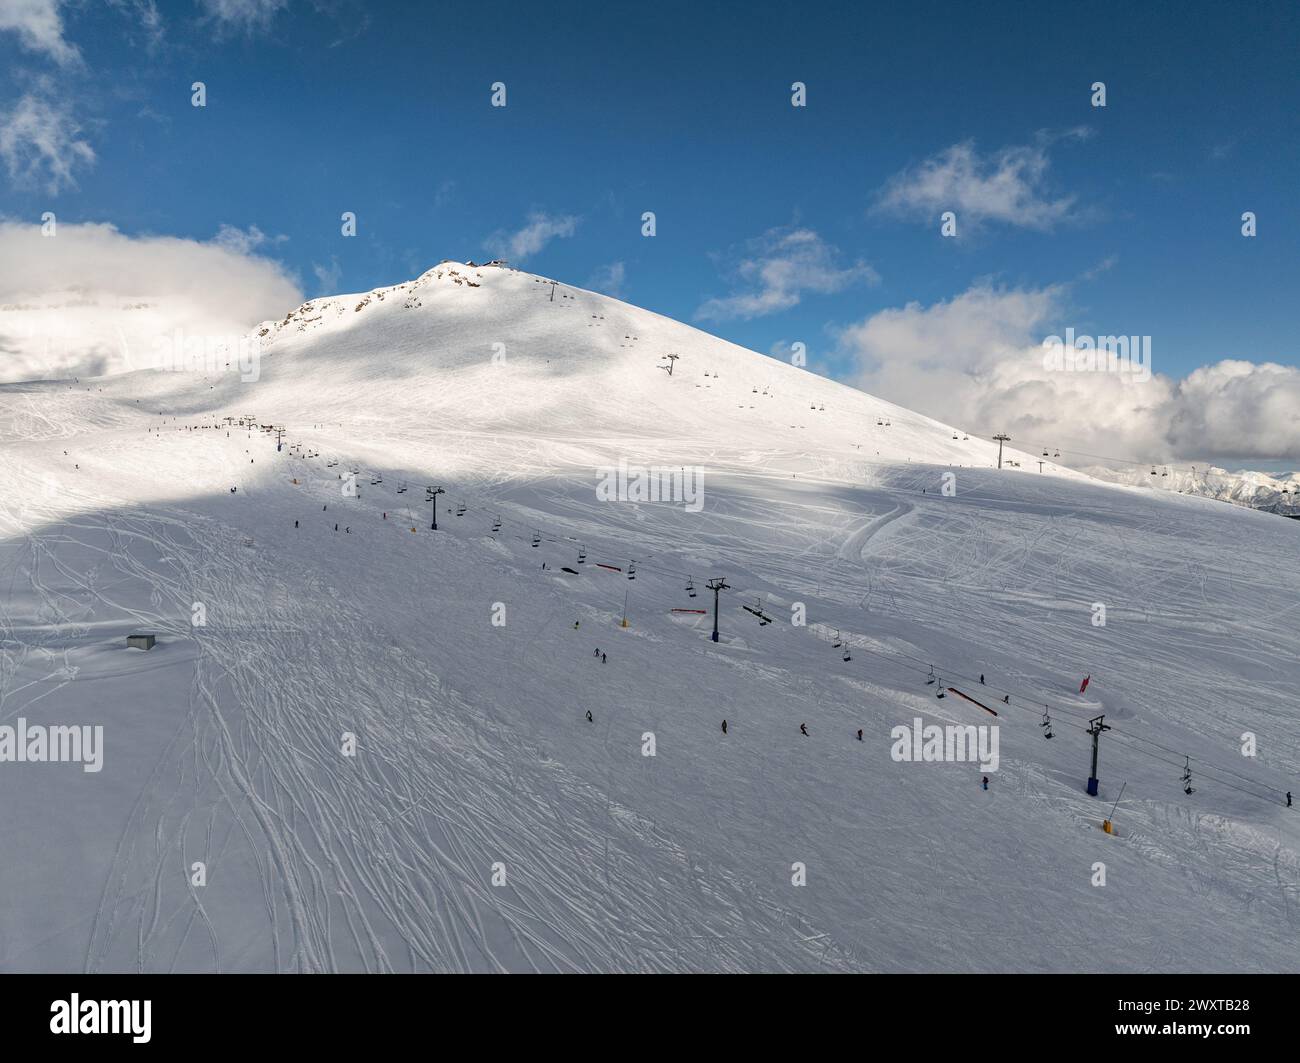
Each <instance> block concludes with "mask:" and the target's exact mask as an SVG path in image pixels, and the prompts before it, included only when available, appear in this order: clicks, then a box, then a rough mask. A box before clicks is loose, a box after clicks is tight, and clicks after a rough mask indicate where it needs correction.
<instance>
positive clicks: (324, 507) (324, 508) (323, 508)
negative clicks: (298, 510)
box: [320, 505, 330, 513]
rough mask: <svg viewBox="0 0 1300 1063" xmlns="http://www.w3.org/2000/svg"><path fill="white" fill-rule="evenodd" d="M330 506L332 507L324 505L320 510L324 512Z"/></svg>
mask: <svg viewBox="0 0 1300 1063" xmlns="http://www.w3.org/2000/svg"><path fill="white" fill-rule="evenodd" d="M329 508H330V507H329V506H328V505H324V506H321V507H320V511H321V512H322V513H324V512H325V511H326V510H327V509H329Z"/></svg>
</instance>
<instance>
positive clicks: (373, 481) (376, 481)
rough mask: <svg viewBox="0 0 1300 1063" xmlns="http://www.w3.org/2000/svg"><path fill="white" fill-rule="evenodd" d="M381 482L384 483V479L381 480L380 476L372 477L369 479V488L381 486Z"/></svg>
mask: <svg viewBox="0 0 1300 1063" xmlns="http://www.w3.org/2000/svg"><path fill="white" fill-rule="evenodd" d="M383 482H384V478H383V477H382V476H372V477H370V486H371V487H374V486H375V485H376V484H381V483H383Z"/></svg>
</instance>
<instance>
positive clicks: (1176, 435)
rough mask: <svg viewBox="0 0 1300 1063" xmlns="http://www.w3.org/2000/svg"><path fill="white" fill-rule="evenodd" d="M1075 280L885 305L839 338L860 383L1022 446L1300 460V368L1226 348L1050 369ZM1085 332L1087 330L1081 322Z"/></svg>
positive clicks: (1155, 342) (980, 288)
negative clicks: (1168, 370)
mask: <svg viewBox="0 0 1300 1063" xmlns="http://www.w3.org/2000/svg"><path fill="white" fill-rule="evenodd" d="M1065 296H1066V289H1065V288H1064V287H1063V286H1055V287H1047V288H1040V289H1015V288H997V287H994V286H993V285H991V284H988V283H980V284H977V285H975V286H974V287H972V288H971V289H969V290H968V291H966V292H964V293H962V294H961V295H958V296H957V297H955V298H953V299H951V300H949V301H946V302H939V303H935V304H933V305H931V306H922V305H920V304H919V303H909V304H907V305H906V306H904V307H902V308H895V309H889V310H882V311H880V312H879V313H877V314H874V315H872V316H871V317H868V318H866V319H865V320H863V321H860V322H858V323H856V324H854V325H852V326H850V327H848V328H846V329H844V330H843V331H842V332H841V333H840V335H839V346H840V350H841V353H842V354H847V355H848V356H849V357H850V358H851V359H852V361H853V364H854V366H855V370H854V374H853V379H852V380H851V381H850V382H851V383H853V384H854V385H855V386H857V387H860V388H862V389H863V390H865V391H868V392H871V393H872V394H875V395H879V396H881V397H882V398H886V399H889V400H890V401H892V402H897V403H899V404H901V405H904V406H908V407H910V408H912V409H915V410H918V411H920V412H922V413H925V414H927V415H929V416H931V417H935V418H937V419H938V420H941V421H943V422H945V423H947V424H951V425H954V426H956V427H960V428H964V429H966V430H968V431H971V432H976V431H979V432H981V433H982V434H990V433H992V432H996V431H1005V432H1007V433H1009V434H1010V435H1011V437H1012V441H1013V444H1015V445H1018V446H1021V447H1023V448H1025V449H1029V448H1030V447H1031V446H1032V445H1034V444H1043V445H1047V446H1053V447H1058V446H1059V447H1061V448H1068V449H1069V450H1072V451H1076V452H1079V453H1089V454H1098V455H1102V456H1113V457H1117V458H1130V459H1134V460H1138V461H1151V462H1160V461H1176V460H1178V461H1185V460H1193V461H1194V460H1198V459H1211V460H1215V459H1219V460H1230V459H1237V458H1259V459H1266V458H1296V457H1300V417H1298V416H1297V412H1296V411H1297V409H1300V369H1296V368H1294V367H1291V366H1283V365H1277V364H1273V363H1268V362H1265V363H1255V362H1247V361H1241V360H1235V359H1225V360H1223V361H1220V362H1217V363H1215V364H1214V365H1207V366H1203V367H1202V368H1200V369H1197V370H1196V371H1195V372H1193V373H1191V374H1190V375H1188V376H1187V377H1186V378H1185V379H1182V380H1176V379H1173V378H1171V377H1168V376H1165V375H1163V374H1161V373H1160V372H1159V366H1160V358H1161V350H1160V339H1159V337H1158V336H1157V337H1153V338H1152V366H1153V368H1154V369H1155V372H1153V373H1151V375H1150V377H1149V379H1147V380H1145V381H1143V380H1141V379H1139V378H1138V377H1137V376H1135V375H1133V374H1123V373H1115V372H1105V371H1091V372H1070V371H1063V370H1060V369H1053V368H1049V367H1048V365H1047V364H1045V362H1046V360H1045V355H1046V354H1047V353H1048V352H1047V351H1046V350H1045V349H1044V347H1043V340H1044V339H1046V338H1047V337H1048V335H1049V334H1057V335H1062V334H1063V333H1064V328H1065V326H1066V325H1067V324H1068V316H1067V308H1066V306H1065ZM1080 331H1083V330H1080Z"/></svg>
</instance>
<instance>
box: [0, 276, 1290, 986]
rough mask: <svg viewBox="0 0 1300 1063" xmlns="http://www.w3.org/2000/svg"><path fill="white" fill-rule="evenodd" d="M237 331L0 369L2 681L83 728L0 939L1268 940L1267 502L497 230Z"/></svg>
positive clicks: (698, 965)
mask: <svg viewBox="0 0 1300 1063" xmlns="http://www.w3.org/2000/svg"><path fill="white" fill-rule="evenodd" d="M254 336H255V337H256V338H257V341H258V343H259V344H260V352H259V354H260V357H259V358H258V359H257V361H256V363H255V364H254V363H253V362H252V361H251V360H250V361H249V362H247V363H246V364H244V365H243V366H242V367H241V366H240V365H239V364H238V360H239V356H237V355H230V356H229V357H230V361H231V365H230V367H229V368H228V367H227V366H226V365H225V364H224V362H222V363H221V364H217V365H214V366H212V367H211V370H210V371H207V372H204V371H195V372H160V371H145V372H137V373H130V374H125V375H120V376H112V377H105V378H100V379H96V380H89V381H88V380H84V379H83V380H80V381H76V382H73V381H62V382H50V383H41V384H25V385H7V386H3V387H0V441H2V442H3V445H4V447H5V451H6V457H7V460H6V461H5V462H4V463H2V464H0V486H2V487H3V491H2V492H0V564H3V571H4V573H5V577H6V578H5V581H4V586H5V592H4V594H3V596H0V604H2V611H0V639H3V642H2V646H3V670H0V727H9V728H11V729H13V731H14V740H15V741H16V739H17V736H18V734H19V733H20V732H19V730H18V728H19V727H20V724H19V721H20V720H21V721H23V722H22V724H21V726H22V727H23V728H26V731H24V732H22V733H24V734H31V733H34V732H33V730H32V729H33V728H49V727H55V726H61V725H67V726H72V725H88V726H101V727H102V728H103V732H102V735H103V745H102V749H100V751H99V752H100V754H101V755H102V756H101V759H100V761H99V764H98V767H99V770H90V771H87V770H83V766H82V765H78V764H75V763H48V762H43V761H41V759H40V758H30V759H29V760H27V761H26V762H14V761H13V760H12V759H10V760H5V759H3V758H4V745H3V742H4V732H3V731H0V802H3V805H4V807H5V808H6V810H7V813H6V815H5V816H4V817H0V845H3V851H4V852H5V853H6V859H5V860H4V861H0V895H3V896H4V897H6V898H11V901H10V902H8V903H6V904H4V905H0V968H3V969H6V970H48V969H53V970H65V969H82V968H84V969H86V970H91V971H95V970H137V969H141V970H222V971H234V970H241V971H242V970H561V971H569V970H764V971H767V970H772V971H777V970H907V971H920V970H989V969H992V970H1115V969H1130V970H1132V969H1141V970H1186V969H1203V970H1222V969H1233V970H1235V969H1246V970H1283V969H1290V968H1293V967H1294V966H1295V952H1294V947H1293V938H1294V921H1295V918H1296V905H1297V902H1300V895H1298V890H1300V882H1298V878H1297V874H1298V871H1300V859H1298V856H1297V853H1298V852H1300V820H1297V818H1296V813H1295V811H1294V810H1292V809H1288V808H1286V807H1285V802H1284V797H1283V795H1284V794H1285V792H1286V791H1287V790H1288V789H1291V788H1293V786H1294V780H1295V776H1296V771H1297V768H1298V767H1300V753H1298V750H1300V719H1298V718H1297V714H1296V711H1295V709H1294V705H1293V697H1292V690H1293V689H1294V687H1295V685H1296V681H1297V679H1300V665H1298V664H1297V655H1298V653H1300V635H1298V632H1300V625H1297V624H1296V623H1295V618H1296V615H1297V613H1296V609H1297V602H1296V599H1295V594H1294V591H1293V589H1292V588H1291V585H1290V581H1289V580H1288V579H1287V578H1286V575H1285V574H1286V573H1287V572H1289V571H1290V567H1291V566H1292V564H1293V560H1294V557H1295V546H1296V544H1295V539H1294V536H1295V535H1296V533H1297V530H1298V529H1297V525H1296V524H1295V523H1294V522H1291V521H1280V520H1276V519H1275V518H1273V517H1271V516H1269V515H1267V514H1261V513H1257V512H1253V511H1251V510H1249V509H1245V508H1240V507H1235V506H1222V505H1218V504H1216V503H1214V502H1213V501H1210V500H1207V499H1204V498H1200V497H1194V496H1191V495H1188V494H1179V493H1177V492H1176V491H1158V492H1157V491H1152V490H1149V489H1138V488H1135V487H1132V486H1124V485H1116V484H1108V483H1101V482H1099V481H1097V480H1096V479H1093V478H1090V477H1088V476H1086V475H1084V474H1082V473H1078V472H1074V471H1071V470H1068V469H1065V468H1063V467H1059V466H1057V465H1055V464H1052V463H1044V465H1043V466H1042V470H1041V471H1040V467H1039V465H1038V458H1037V457H1035V456H1033V455H1029V454H1024V453H1021V452H1018V451H1015V450H1011V449H1007V450H1006V451H1004V453H1003V458H1004V464H1007V467H1004V468H1003V469H1001V470H999V469H997V468H996V465H997V459H998V453H997V444H996V443H995V442H993V441H990V440H982V439H977V438H975V437H974V436H969V435H968V433H967V432H966V431H964V429H963V426H949V425H942V424H939V423H937V422H935V421H933V420H930V419H928V418H925V417H921V416H919V415H917V414H914V413H912V412H910V411H908V410H905V409H902V408H900V407H897V406H894V405H891V404H889V403H887V402H883V401H881V400H878V399H876V398H873V397H871V396H868V395H865V394H862V393H860V392H857V391H854V390H852V389H850V388H846V387H844V386H842V385H839V384H836V383H834V382H831V381H828V380H825V379H823V378H821V377H818V376H816V375H814V374H811V373H809V372H807V371H805V370H803V369H800V368H797V367H795V366H791V365H786V364H782V363H780V362H777V361H775V360H773V359H771V358H767V357H764V356H761V355H758V354H755V353H753V352H751V351H746V350H744V349H742V348H739V347H736V346H734V345H732V344H729V343H726V342H724V341H722V340H719V339H716V338H714V337H711V336H707V335H705V334H703V333H701V332H699V331H697V330H695V329H692V328H689V327H688V326H685V325H682V324H679V323H677V322H674V321H671V320H668V319H666V318H663V317H660V316H658V315H656V314H653V313H650V312H648V311H645V310H641V309H638V308H635V307H632V306H629V305H627V304H625V303H621V302H619V301H617V300H614V299H610V298H607V297H605V296H601V295H597V294H595V293H592V292H587V291H583V290H581V289H576V288H572V287H569V286H566V285H564V284H560V283H554V282H552V281H551V280H549V279H546V278H542V277H537V276H534V275H531V274H528V273H524V272H520V271H516V270H513V269H509V268H505V267H501V266H489V267H480V266H472V265H469V264H459V263H453V262H445V263H442V264H441V265H439V266H437V267H435V268H434V269H432V270H430V271H428V272H427V273H425V274H423V275H422V276H421V277H420V278H418V279H416V280H414V281H411V282H408V283H406V284H401V285H397V286H394V287H391V288H385V289H377V290H376V291H373V292H370V293H364V294H358V295H349V296H337V297H333V298H329V299H318V300H312V301H311V302H309V303H306V304H304V305H303V306H301V307H299V308H298V309H296V310H294V311H293V312H291V313H289V314H287V315H286V316H285V317H284V318H283V319H279V320H276V321H274V322H266V323H264V324H263V325H261V326H259V327H258V328H257V329H256V330H255V331H254ZM670 354H675V355H677V358H676V359H675V360H672V361H671V362H670V360H669V359H668V358H667V356H668V355H670ZM670 364H671V367H672V372H671V374H670V373H669V372H668V371H667V369H666V368H665V367H666V366H668V365H670ZM241 368H243V369H244V370H246V371H244V372H240V371H239V370H240V369H241ZM264 426H268V427H279V428H282V429H283V449H277V445H276V441H275V435H274V434H273V433H271V432H268V431H266V430H264ZM1008 463H1019V464H1018V466H1017V465H1016V464H1008ZM650 486H655V487H659V488H665V490H666V497H662V498H661V499H660V500H658V501H655V500H652V499H651V498H650V497H649V487H650ZM232 488H234V489H235V490H233V491H232ZM433 488H441V489H442V491H443V493H442V494H438V495H436V496H434V497H436V499H437V507H438V530H437V531H436V532H435V531H433V530H432V529H431V528H430V524H431V519H432V512H431V511H432V504H431V503H430V502H429V501H426V497H427V492H429V489H433ZM710 579H725V582H726V588H725V589H723V590H721V591H720V592H719V627H720V638H719V640H718V641H717V642H716V643H715V642H714V641H712V639H711V637H710V635H711V632H712V621H713V618H712V608H713V593H712V592H711V591H709V590H708V589H706V583H707V581H709V580H710ZM1103 621H1104V622H1103ZM135 632H149V633H153V634H155V635H156V636H157V640H158V641H157V645H156V646H155V647H154V648H153V649H151V650H147V651H145V650H135V649H130V650H128V649H127V648H126V647H125V645H124V640H125V637H126V636H127V635H128V634H131V633H135ZM1085 676H1091V680H1090V683H1089V685H1088V686H1087V689H1086V690H1085V691H1081V690H1080V685H1081V680H1082V679H1083V678H1084V677H1085ZM940 691H943V692H944V693H945V696H944V697H943V698H938V697H936V694H937V693H939V692H940ZM950 692H951V693H950ZM958 692H960V694H959V693H958ZM961 695H966V696H961ZM967 696H968V697H969V698H973V699H974V701H971V700H967ZM1004 699H1005V700H1004ZM977 703H978V704H977ZM981 706H982V707H981ZM990 710H991V711H990ZM993 712H996V713H997V714H998V715H996V716H994V715H992V713H993ZM1102 715H1104V716H1105V723H1106V724H1107V725H1108V726H1109V727H1110V728H1111V729H1110V730H1108V731H1106V732H1104V733H1103V734H1102V735H1101V737H1100V767H1099V773H1098V774H1099V778H1100V793H1099V796H1097V797H1091V796H1088V795H1087V794H1086V793H1085V792H1084V785H1085V781H1086V779H1087V777H1088V773H1089V770H1090V760H1089V758H1090V752H1091V738H1090V737H1089V735H1088V734H1087V733H1086V732H1087V729H1088V727H1089V721H1090V720H1092V719H1094V718H1096V717H1098V716H1102ZM724 720H725V721H726V724H727V727H726V730H725V732H724V730H723V727H722V724H723V721H724ZM917 720H920V721H922V726H926V725H931V726H939V727H945V726H950V727H954V728H964V727H966V726H967V725H969V726H971V727H985V726H988V727H992V726H996V728H997V731H996V732H992V731H986V732H983V734H982V737H984V738H985V740H986V742H992V741H993V735H994V734H995V733H996V735H997V739H996V740H997V746H996V748H993V747H990V746H989V745H987V744H986V746H985V748H984V753H985V754H986V755H985V756H984V757H983V758H981V759H980V760H977V761H975V762H972V761H970V760H966V761H960V762H951V761H930V760H926V759H924V758H923V759H922V760H921V762H915V761H913V760H911V759H910V753H911V752H912V750H913V749H914V748H915V747H914V746H913V744H912V740H911V738H910V737H909V738H907V739H903V738H901V737H900V733H901V732H900V731H899V730H898V729H900V728H902V729H906V733H907V734H908V735H910V734H911V729H912V728H913V725H914V721H917ZM801 725H802V727H801ZM51 733H52V732H51ZM859 734H860V736H861V737H860V738H859ZM956 734H957V733H956V732H954V735H955V736H956ZM965 734H966V732H964V731H962V732H961V735H963V736H964V735H965ZM1048 735H1051V738H1050V740H1047V739H1048ZM1248 736H1249V737H1248ZM921 737H922V738H924V735H922V736H921ZM24 748H26V747H24ZM924 748H925V747H924V743H922V744H921V749H922V752H924ZM1244 751H1249V753H1250V754H1251V755H1244ZM83 752H84V751H83ZM904 752H907V753H908V754H909V757H908V759H902V757H903V753H904ZM954 752H956V750H954ZM1184 758H1189V759H1187V760H1185V759H1184ZM83 759H87V758H84V757H83ZM33 760H35V762H33ZM85 766H86V767H90V766H91V765H89V764H87V765H85ZM1185 769H1186V770H1188V771H1190V779H1191V782H1190V785H1189V784H1188V783H1185V782H1184V781H1183V777H1184V773H1185ZM985 777H987V778H988V779H989V784H988V788H987V790H985V789H983V786H982V780H983V779H984V778H985ZM1187 789H1190V790H1191V791H1192V792H1190V793H1188V792H1185V791H1186V790H1187ZM1121 792H1122V795H1121ZM1117 801H1118V804H1117V805H1116V802H1117ZM1113 806H1114V812H1113V816H1112V807H1113ZM1108 817H1110V818H1112V821H1113V824H1114V826H1115V828H1116V830H1115V833H1109V834H1108V833H1105V832H1103V831H1102V829H1101V824H1102V821H1103V820H1104V819H1106V818H1108ZM15 898H16V900H12V899H15Z"/></svg>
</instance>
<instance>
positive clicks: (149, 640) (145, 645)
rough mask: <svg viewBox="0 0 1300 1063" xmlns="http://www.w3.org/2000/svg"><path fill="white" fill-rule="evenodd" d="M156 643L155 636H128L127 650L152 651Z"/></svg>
mask: <svg viewBox="0 0 1300 1063" xmlns="http://www.w3.org/2000/svg"><path fill="white" fill-rule="evenodd" d="M156 641H157V640H156V638H155V637H154V636H153V635H127V637H126V648H127V649H128V650H151V649H153V647H154V643H155V642H156Z"/></svg>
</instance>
